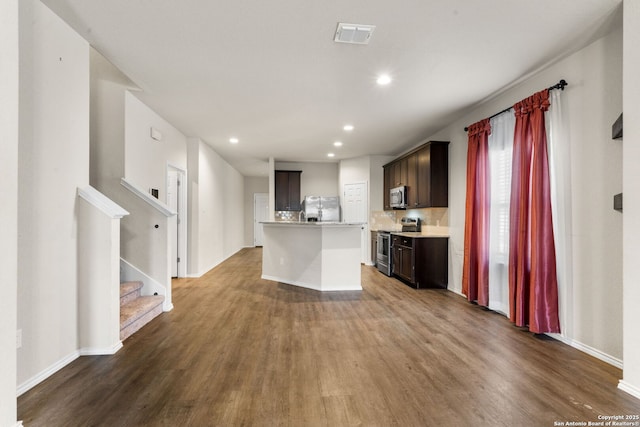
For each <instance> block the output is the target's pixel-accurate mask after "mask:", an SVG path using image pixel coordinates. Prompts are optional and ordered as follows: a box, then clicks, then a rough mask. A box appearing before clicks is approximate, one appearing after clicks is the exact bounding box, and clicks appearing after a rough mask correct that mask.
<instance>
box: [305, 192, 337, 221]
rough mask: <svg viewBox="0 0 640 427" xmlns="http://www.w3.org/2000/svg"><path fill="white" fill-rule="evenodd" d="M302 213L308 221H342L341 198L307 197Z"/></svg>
mask: <svg viewBox="0 0 640 427" xmlns="http://www.w3.org/2000/svg"><path fill="white" fill-rule="evenodd" d="M302 212H303V213H304V218H305V220H306V221H324V222H329V221H330V222H339V221H340V198H339V197H322V196H306V197H305V198H304V201H303V202H302Z"/></svg>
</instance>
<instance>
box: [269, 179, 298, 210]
mask: <svg viewBox="0 0 640 427" xmlns="http://www.w3.org/2000/svg"><path fill="white" fill-rule="evenodd" d="M301 173H302V171H283V170H277V171H275V178H276V188H275V192H276V209H275V210H277V211H299V210H300V174H301Z"/></svg>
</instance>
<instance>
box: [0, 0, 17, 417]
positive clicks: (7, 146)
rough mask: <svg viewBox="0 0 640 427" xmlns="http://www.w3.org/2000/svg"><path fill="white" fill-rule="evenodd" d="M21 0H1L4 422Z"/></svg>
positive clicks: (11, 328)
mask: <svg viewBox="0 0 640 427" xmlns="http://www.w3.org/2000/svg"><path fill="white" fill-rule="evenodd" d="M18 60H19V56H18V0H3V1H1V2H0V64H2V66H1V67H0V141H2V143H0V159H2V163H3V165H2V168H0V182H2V209H0V223H2V226H1V227H0V242H2V245H0V283H2V286H0V289H2V291H1V293H0V425H2V426H12V425H17V421H16V420H17V404H16V372H17V360H16V328H17V306H18V303H17V298H18V297H17V288H18V285H17V284H18V258H17V252H18V251H17V249H18V166H17V165H18V105H19V104H18V87H19V86H18V82H19V80H18V76H19V67H18Z"/></svg>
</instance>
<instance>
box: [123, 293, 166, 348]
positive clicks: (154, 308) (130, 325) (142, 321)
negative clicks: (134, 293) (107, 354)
mask: <svg viewBox="0 0 640 427" xmlns="http://www.w3.org/2000/svg"><path fill="white" fill-rule="evenodd" d="M163 302H164V297H163V296H161V295H151V296H142V297H138V298H136V299H134V300H133V301H130V302H128V303H126V304H124V305H123V306H121V307H120V339H121V340H124V339H126V338H128V337H129V336H131V335H132V334H133V333H135V332H137V331H138V330H139V329H140V328H142V327H143V326H144V325H146V324H147V323H149V322H150V321H151V320H153V319H154V318H155V317H156V316H158V315H159V314H160V313H162V303H163Z"/></svg>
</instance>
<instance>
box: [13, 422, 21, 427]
mask: <svg viewBox="0 0 640 427" xmlns="http://www.w3.org/2000/svg"><path fill="white" fill-rule="evenodd" d="M22 426H23V424H22V421H18V422H17V423H16V425H15V426H14V427H22Z"/></svg>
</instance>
